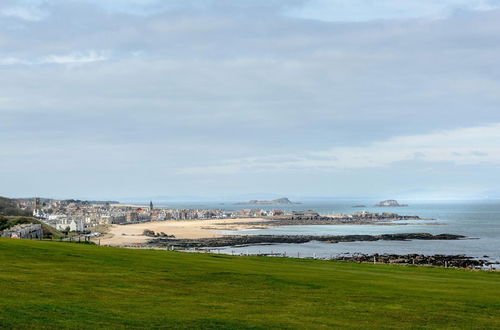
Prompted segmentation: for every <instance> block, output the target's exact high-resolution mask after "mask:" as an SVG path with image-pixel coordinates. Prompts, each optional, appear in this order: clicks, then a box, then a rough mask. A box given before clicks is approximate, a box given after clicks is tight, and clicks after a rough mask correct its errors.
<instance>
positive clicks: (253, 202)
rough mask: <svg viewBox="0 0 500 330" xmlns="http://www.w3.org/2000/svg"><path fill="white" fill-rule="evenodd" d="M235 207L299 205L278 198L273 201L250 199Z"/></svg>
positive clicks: (284, 198) (286, 199)
mask: <svg viewBox="0 0 500 330" xmlns="http://www.w3.org/2000/svg"><path fill="white" fill-rule="evenodd" d="M236 204H237V205H284V204H300V203H297V202H292V201H290V200H289V199H288V198H286V197H283V198H278V199H273V200H256V199H252V200H250V201H248V202H240V203H236Z"/></svg>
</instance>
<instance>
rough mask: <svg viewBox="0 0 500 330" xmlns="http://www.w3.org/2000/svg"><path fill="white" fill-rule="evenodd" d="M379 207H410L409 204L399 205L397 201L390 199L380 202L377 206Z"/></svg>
mask: <svg viewBox="0 0 500 330" xmlns="http://www.w3.org/2000/svg"><path fill="white" fill-rule="evenodd" d="M375 206H377V207H404V206H408V204H399V203H398V201H397V200H394V199H388V200H385V201H381V202H378V203H377V204H375Z"/></svg>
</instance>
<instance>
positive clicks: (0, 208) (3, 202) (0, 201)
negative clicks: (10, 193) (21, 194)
mask: <svg viewBox="0 0 500 330" xmlns="http://www.w3.org/2000/svg"><path fill="white" fill-rule="evenodd" d="M0 215H13V216H30V215H31V210H22V209H20V208H19V207H18V206H17V202H16V200H14V199H10V198H7V197H0Z"/></svg>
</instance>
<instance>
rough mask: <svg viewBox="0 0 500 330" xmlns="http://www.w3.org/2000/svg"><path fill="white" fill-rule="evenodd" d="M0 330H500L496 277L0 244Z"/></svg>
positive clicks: (74, 246)
mask: <svg viewBox="0 0 500 330" xmlns="http://www.w3.org/2000/svg"><path fill="white" fill-rule="evenodd" d="M0 265H1V266H0V295H1V296H0V328H23V329H24V328H93V329H95V328H214V329H223V328H230V329H239V328H245V329H264V328H265V329H269V328H309V329H311V328H327V327H340V328H357V329H359V328H468V329H470V328H483V329H484V328H500V274H499V273H492V272H477V271H476V272H474V271H466V270H454V269H442V268H427V267H403V266H388V265H371V264H354V263H338V262H329V261H317V260H298V259H287V258H265V257H232V256H220V255H210V254H206V255H205V254H189V253H182V252H166V251H144V250H128V249H118V248H107V247H99V246H87V245H80V244H68V243H60V242H40V241H25V240H10V239H0Z"/></svg>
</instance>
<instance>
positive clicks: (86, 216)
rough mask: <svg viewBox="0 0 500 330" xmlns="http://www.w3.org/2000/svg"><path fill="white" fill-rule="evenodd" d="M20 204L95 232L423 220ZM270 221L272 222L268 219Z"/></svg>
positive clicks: (112, 204)
mask: <svg viewBox="0 0 500 330" xmlns="http://www.w3.org/2000/svg"><path fill="white" fill-rule="evenodd" d="M17 206H18V208H19V209H21V210H25V211H26V212H32V215H33V216H34V217H35V218H37V219H38V220H40V221H42V222H44V223H46V224H47V225H50V226H52V227H54V228H56V229H57V230H59V231H62V232H65V233H68V232H77V233H92V232H99V230H100V228H102V227H99V226H106V225H130V224H137V223H145V222H151V221H171V220H211V219H214V220H216V219H239V218H241V219H243V218H255V219H256V220H257V219H265V220H266V221H267V220H274V221H272V222H273V225H294V224H295V225H299V224H304V223H307V224H337V223H339V224H342V223H344V224H345V223H352V224H365V223H376V222H384V221H394V220H419V219H420V218H419V217H416V216H401V215H398V214H395V213H388V212H384V213H371V212H366V211H363V212H357V213H354V214H334V215H329V216H324V215H320V214H318V213H317V212H314V211H310V210H308V211H294V212H289V213H286V212H284V211H283V210H281V209H272V210H265V209H252V208H244V209H241V210H225V209H176V208H166V207H154V205H153V202H150V203H149V205H147V206H143V205H128V204H120V203H119V202H117V201H81V200H73V199H69V200H55V199H44V198H25V199H18V200H17ZM268 224H269V223H268Z"/></svg>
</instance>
